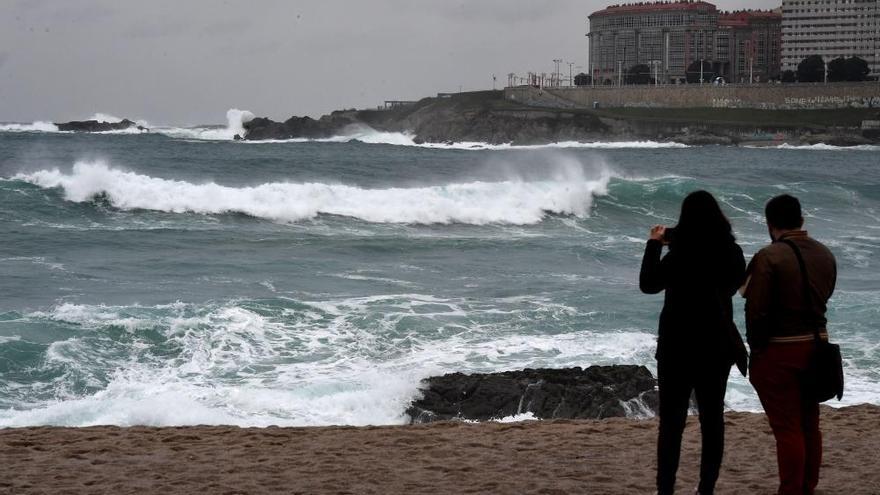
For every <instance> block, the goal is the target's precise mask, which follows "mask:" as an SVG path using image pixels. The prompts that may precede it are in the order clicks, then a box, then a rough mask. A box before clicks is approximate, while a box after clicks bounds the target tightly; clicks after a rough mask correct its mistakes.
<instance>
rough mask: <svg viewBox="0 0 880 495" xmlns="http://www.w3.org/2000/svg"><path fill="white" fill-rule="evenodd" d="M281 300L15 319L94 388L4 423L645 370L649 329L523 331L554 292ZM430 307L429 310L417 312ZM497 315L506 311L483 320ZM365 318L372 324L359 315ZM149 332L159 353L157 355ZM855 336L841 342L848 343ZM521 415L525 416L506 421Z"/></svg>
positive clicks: (369, 415) (314, 419) (274, 404)
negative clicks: (472, 378) (476, 379)
mask: <svg viewBox="0 0 880 495" xmlns="http://www.w3.org/2000/svg"><path fill="white" fill-rule="evenodd" d="M289 302H290V304H289V305H288V306H286V307H284V308H279V307H277V306H276V307H271V306H259V307H254V306H253V305H254V304H255V303H250V304H242V303H240V302H236V301H230V302H226V303H216V304H208V305H192V304H185V303H180V302H178V303H173V304H168V305H157V306H104V305H79V304H71V303H64V304H60V305H58V306H56V307H55V308H52V309H49V310H47V311H44V312H37V313H31V314H27V315H23V316H22V319H23V321H24V320H27V321H31V322H34V323H36V322H45V321H46V320H51V321H52V322H53V325H66V326H67V328H69V329H71V331H72V332H74V333H75V334H76V335H75V336H73V337H70V338H67V339H66V340H60V341H56V342H55V343H53V344H52V345H51V346H50V347H49V349H48V351H47V352H46V354H45V359H44V362H43V364H41V365H40V366H45V367H46V368H47V369H49V370H58V369H64V370H67V372H66V373H68V374H70V376H71V377H75V379H74V378H72V379H71V380H73V381H77V382H85V383H88V384H89V385H90V386H91V387H93V388H95V389H97V391H93V392H89V393H86V394H83V393H81V392H77V391H76V390H68V389H67V381H69V380H68V379H67V378H64V377H62V378H61V379H60V381H55V382H49V383H46V384H44V385H43V386H44V387H45V388H46V390H47V391H48V392H49V394H50V395H51V396H52V398H50V399H48V400H46V399H42V400H33V401H30V402H21V403H19V404H17V405H16V408H15V409H4V410H0V427H11V426H33V425H65V426H87V425H98V424H115V425H157V426H158V425H161V426H170V425H193V424H233V425H239V426H268V425H273V424H274V425H281V426H317V425H332V424H347V425H368V424H402V423H405V422H406V421H407V417H406V416H405V415H404V411H405V410H406V407H407V405H408V404H409V403H410V401H412V400H413V399H414V398H416V397H417V396H418V394H419V392H418V388H419V382H420V380H421V379H423V378H426V377H428V376H436V375H440V374H443V373H448V372H453V371H462V372H486V371H504V370H511V369H522V368H527V367H533V368H534V367H556V368H560V367H567V366H589V365H591V364H613V363H646V364H648V365H649V367H653V360H652V359H651V356H652V354H653V350H654V346H655V336H654V335H653V332H649V331H645V330H644V329H637V328H632V329H626V328H622V329H619V330H617V331H613V330H608V331H604V332H591V331H584V330H572V331H570V332H567V333H561V334H555V335H549V334H547V335H541V334H535V333H533V332H531V331H530V330H531V329H530V328H529V327H531V326H532V323H530V322H534V321H536V320H546V319H548V318H553V315H554V314H557V313H560V312H561V313H560V314H562V313H564V315H563V316H565V317H566V318H570V317H571V312H572V311H577V309H576V308H571V307H567V306H564V305H560V304H558V303H554V301H553V300H552V299H549V298H542V297H535V296H519V297H515V298H513V297H512V298H502V299H484V300H482V301H479V302H475V301H473V300H471V299H469V298H442V297H438V296H432V295H428V294H419V293H413V294H390V295H374V296H364V297H354V298H339V299H329V300H320V301H312V302H307V301H299V300H297V301H294V300H290V301H289ZM426 307H428V308H430V311H428V312H424V311H422V310H421V309H422V308H426ZM498 311H500V312H502V313H504V314H509V315H510V317H509V318H503V319H500V320H499V319H498V318H494V317H491V318H488V319H484V316H485V315H486V314H487V313H489V314H495V313H493V312H498ZM413 318H426V319H430V320H431V321H432V327H434V328H436V333H435V332H432V333H431V334H430V335H422V334H419V333H414V332H401V331H400V329H401V323H402V322H403V321H409V320H412V319H413ZM365 319H368V320H371V321H372V323H370V324H369V325H364V324H363V321H364V320H365ZM113 327H115V328H120V327H121V328H124V329H125V330H126V332H127V336H126V337H125V338H124V339H119V338H118V337H114V338H108V337H109V335H116V331H115V330H114V331H112V332H110V333H109V334H108V329H109V328H113ZM157 333H158V334H160V335H161V336H162V339H164V344H163V345H162V346H161V348H162V349H163V350H162V351H161V352H158V353H153V352H152V351H151V350H152V349H154V348H155V347H156V340H155V339H156V334H157ZM860 335H864V334H860ZM852 338H855V337H845V336H841V337H840V338H838V339H837V340H839V341H840V342H841V343H842V344H845V345H846V347H847V348H851V347H852V346H853V345H856V344H857V342H856V341H854V340H852ZM862 338H864V337H862ZM859 345H860V347H861V348H864V347H865V345H862V344H859ZM873 346H874V347H875V349H874V350H872V351H871V352H876V342H873ZM169 350H173V352H171V353H169V352H168V351H169ZM108 375H109V378H108ZM847 380H848V382H847V395H846V396H845V401H844V402H843V403H837V402H833V403H831V405H834V406H837V405H848V404H855V403H860V402H872V403H877V402H878V401H880V395H878V390H877V387H876V380H877V377H876V372H875V371H874V370H872V369H859V368H857V364H856V363H855V362H850V361H848V362H847ZM730 386H731V388H730V390H729V393H728V397H727V403H728V405H729V406H730V407H732V408H733V409H735V410H760V404H759V402H758V400H757V397H756V396H755V393H754V390H753V389H752V388H751V386H749V384H748V382H747V381H746V380H745V379H744V378H742V377H741V376H739V375H737V374H735V373H734V374H732V376H731V385H730ZM625 408H626V409H627V410H628V411H629V412H630V413H631V414H632V415H633V416H635V417H643V416H648V415H649V413H648V412H647V411H646V410H645V409H644V407H643V405H642V404H640V403H639V402H638V401H631V402H629V403H627V404H625ZM528 419H532V416H531V415H529V414H528V413H526V414H520V415H516V416H513V417H510V418H502V419H501V421H522V420H528Z"/></svg>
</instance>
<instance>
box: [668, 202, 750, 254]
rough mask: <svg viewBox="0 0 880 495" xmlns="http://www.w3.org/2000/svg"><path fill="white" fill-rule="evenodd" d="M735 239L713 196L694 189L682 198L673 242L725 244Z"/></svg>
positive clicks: (681, 243) (679, 243)
mask: <svg viewBox="0 0 880 495" xmlns="http://www.w3.org/2000/svg"><path fill="white" fill-rule="evenodd" d="M735 240H736V238H735V237H734V236H733V228H732V227H731V226H730V221H729V220H728V219H727V217H726V216H724V212H722V211H721V207H720V206H718V201H716V200H715V197H714V196H712V195H711V194H710V193H708V192H706V191H694V192H692V193H690V194H688V195H687V197H686V198H684V201H683V202H682V203H681V215H680V216H679V217H678V225H677V226H676V227H675V233H674V237H673V244H678V245H687V244H702V245H705V244H725V243H728V242H733V241H735Z"/></svg>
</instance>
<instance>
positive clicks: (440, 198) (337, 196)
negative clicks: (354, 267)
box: [15, 158, 612, 225]
mask: <svg viewBox="0 0 880 495" xmlns="http://www.w3.org/2000/svg"><path fill="white" fill-rule="evenodd" d="M560 160H562V161H561V162H560V164H559V165H560V166H559V167H557V168H556V169H555V170H554V171H553V172H552V173H551V174H550V175H551V176H550V177H548V178H546V179H543V180H540V179H530V180H522V179H510V180H505V181H500V182H483V181H475V182H464V183H453V184H446V185H440V186H428V187H412V188H399V187H393V188H387V189H366V188H361V187H357V186H348V185H341V184H328V183H318V182H313V183H292V182H273V183H266V184H261V185H258V186H253V187H230V186H223V185H219V184H215V183H205V184H193V183H190V182H184V181H179V180H169V179H162V178H157V177H150V176H147V175H141V174H138V173H135V172H129V171H124V170H120V169H117V168H113V167H110V166H108V165H107V164H105V163H102V162H78V163H76V164H75V165H74V166H73V170H72V171H71V172H70V173H65V172H62V171H60V170H58V169H53V170H41V171H37V172H33V173H27V174H19V175H17V176H15V179H16V180H23V181H27V182H30V183H33V184H36V185H39V186H41V187H46V188H55V187H60V188H62V189H63V190H64V196H65V198H66V199H67V200H69V201H75V202H86V201H91V200H92V199H93V198H95V197H96V196H98V195H103V196H104V197H106V199H107V200H108V201H109V202H110V203H111V204H112V205H113V206H115V207H116V208H120V209H124V210H133V209H144V210H156V211H165V212H174V213H199V214H223V213H230V212H236V213H244V214H247V215H251V216H254V217H258V218H265V219H270V220H274V221H282V222H296V221H300V220H303V219H309V218H314V217H316V216H317V215H321V214H327V215H340V216H347V217H354V218H358V219H361V220H364V221H367V222H375V223H413V224H450V223H465V224H475V225H484V224H491V223H499V224H519V225H524V224H535V223H538V222H540V221H541V220H542V219H543V218H544V217H545V216H546V215H547V214H548V212H549V213H554V214H561V215H575V216H578V217H585V216H588V214H589V211H590V207H591V205H592V203H593V198H594V196H596V195H603V194H606V192H607V186H608V182H609V180H610V179H611V177H612V173H611V172H610V171H609V170H608V169H601V170H599V171H596V172H593V173H590V172H588V171H587V170H585V169H584V167H583V166H582V165H581V164H580V163H578V162H575V161H572V160H571V159H567V158H561V159H560Z"/></svg>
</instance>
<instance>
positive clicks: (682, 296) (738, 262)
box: [639, 238, 746, 364]
mask: <svg viewBox="0 0 880 495" xmlns="http://www.w3.org/2000/svg"><path fill="white" fill-rule="evenodd" d="M662 251H663V244H662V243H661V242H660V241H655V240H649V241H648V245H647V246H646V247H645V256H644V258H643V259H642V269H641V273H640V274H639V287H640V288H641V290H642V292H644V293H646V294H657V293H659V292H661V291H664V290H665V291H666V294H665V299H664V302H663V311H662V312H661V313H660V327H659V331H658V339H657V359H658V360H664V359H675V360H679V359H684V360H687V361H689V362H703V363H711V362H718V361H719V360H726V361H727V362H728V363H730V364H732V363H734V362H737V363H738V364H741V361H744V360H745V359H746V357H745V347H744V346H743V344H742V338H741V337H740V336H739V331H738V330H737V329H736V326H735V325H734V323H733V304H732V302H731V298H732V297H733V295H734V294H735V293H736V291H737V289H738V288H739V287H740V286H741V285H742V283H743V280H744V278H745V268H746V263H745V259H744V258H743V252H742V249H740V247H739V246H738V245H737V244H736V242H734V241H733V239H732V238H731V239H730V241H729V242H725V243H722V244H717V245H714V246H708V245H690V246H676V245H675V244H673V245H672V246H671V248H670V250H669V253H667V254H666V256H664V257H663V258H662V260H661V258H660V255H661V253H662Z"/></svg>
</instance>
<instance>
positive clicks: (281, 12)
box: [0, 0, 780, 124]
mask: <svg viewBox="0 0 880 495" xmlns="http://www.w3.org/2000/svg"><path fill="white" fill-rule="evenodd" d="M607 3H618V0H614V1H613V2H609V1H605V0H579V1H574V0H547V1H543V2H541V1H538V0H470V1H456V0H431V1H428V0H308V1H300V0H277V1H276V0H259V1H236V0H227V1H219V0H186V1H179V0H149V1H143V0H139V1H128V0H69V1H61V0H54V1H53V0H0V121H21V122H30V121H33V120H51V121H56V122H59V121H67V120H74V119H83V118H87V117H89V116H91V115H92V114H94V113H96V112H103V113H109V114H113V115H117V116H120V117H130V118H133V119H146V120H147V121H149V122H151V123H164V124H172V123H173V124H197V123H221V122H224V121H225V114H226V110H227V109H229V108H232V107H237V108H241V109H247V110H251V111H252V112H254V113H255V114H257V115H261V116H268V117H272V118H274V119H286V118H287V117H289V116H291V115H294V114H296V115H312V116H318V115H321V114H322V113H327V112H329V111H331V110H334V109H337V108H351V107H357V108H366V107H371V106H374V105H378V104H381V103H382V101H383V100H394V99H399V100H409V99H418V98H420V97H423V96H430V95H433V94H435V93H437V92H449V91H458V90H459V87H461V88H462V89H464V90H472V89H487V88H491V87H492V74H495V75H496V76H497V77H498V85H499V87H501V86H502V85H503V84H504V83H505V82H506V81H507V74H508V73H509V72H516V73H521V74H524V73H525V72H527V71H530V70H531V71H537V72H548V73H549V72H552V71H553V59H554V58H562V59H564V60H566V61H572V62H574V63H575V65H576V66H585V65H586V63H587V42H586V38H585V36H584V35H585V33H586V31H587V15H589V13H590V12H593V11H595V10H598V9H601V8H602V7H603V6H604V5H606V4H607ZM715 3H716V5H718V6H719V8H722V9H725V10H729V9H740V8H773V7H777V6H778V5H779V3H780V2H779V1H778V0H777V1H767V0H763V1H761V0H718V1H717V2H715ZM565 71H566V72H567V71H568V68H567V66H566V69H565ZM575 71H577V69H575Z"/></svg>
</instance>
